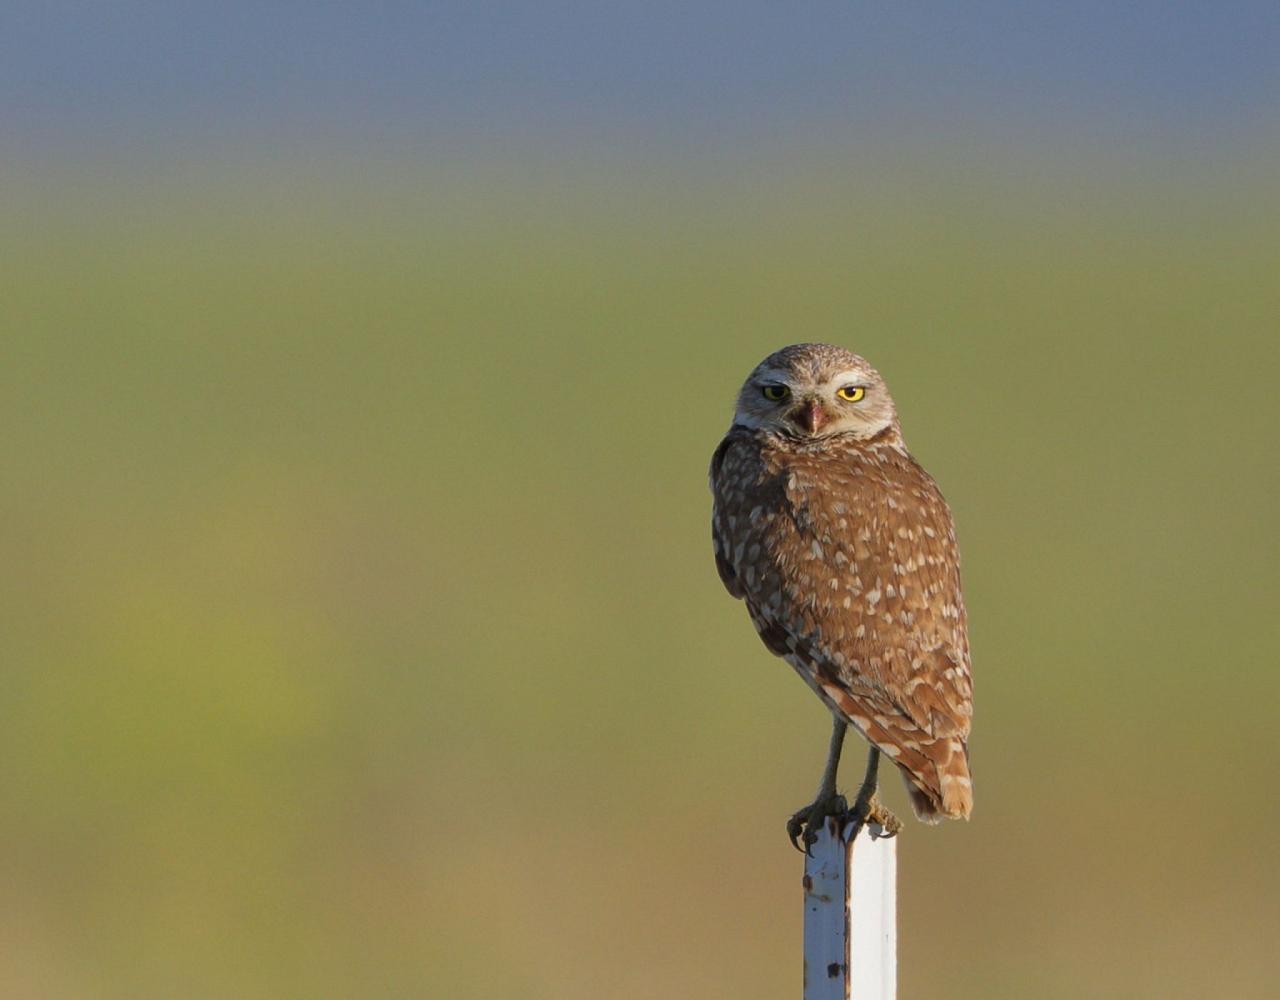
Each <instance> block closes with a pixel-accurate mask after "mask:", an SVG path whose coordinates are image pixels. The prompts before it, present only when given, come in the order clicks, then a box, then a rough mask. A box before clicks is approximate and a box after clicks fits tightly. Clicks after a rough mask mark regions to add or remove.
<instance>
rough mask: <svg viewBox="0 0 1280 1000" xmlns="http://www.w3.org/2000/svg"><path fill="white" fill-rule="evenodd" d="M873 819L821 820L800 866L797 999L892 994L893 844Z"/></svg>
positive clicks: (889, 997)
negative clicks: (800, 992) (861, 822)
mask: <svg viewBox="0 0 1280 1000" xmlns="http://www.w3.org/2000/svg"><path fill="white" fill-rule="evenodd" d="M882 833H883V830H881V828H880V827H879V826H877V825H875V824H871V825H870V826H865V827H857V828H855V827H854V826H853V825H852V824H845V823H844V822H842V821H841V820H838V819H836V818H834V817H831V818H828V819H827V821H826V823H824V824H823V828H822V830H821V832H820V833H819V834H818V840H817V842H816V843H815V844H814V845H813V847H812V849H811V851H812V853H811V856H809V857H806V858H805V865H804V1000H895V998H896V996H897V992H898V962H897V950H898V940H897V935H898V931H897V908H898V888H897V861H898V854H897V844H898V840H897V838H896V837H884V836H881V834H882Z"/></svg>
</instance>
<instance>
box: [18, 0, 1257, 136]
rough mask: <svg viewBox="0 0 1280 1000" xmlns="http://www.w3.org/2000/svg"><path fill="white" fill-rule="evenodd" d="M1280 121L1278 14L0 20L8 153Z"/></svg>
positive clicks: (297, 10) (743, 12)
mask: <svg viewBox="0 0 1280 1000" xmlns="http://www.w3.org/2000/svg"><path fill="white" fill-rule="evenodd" d="M1278 122H1280V4H1276V3H1274V2H1271V3H1229V2H1224V3H1197V4H1190V3H1181V4H1174V3H1153V2H1138V3H1127V4H1124V3H1121V4H1116V3H1114V2H1112V3H1101V2H1093V0H1077V2H1073V3H1061V4H1036V3H1026V2H1023V3H1017V2H972V0H971V2H966V3H959V2H946V3H930V4H924V3H919V4H903V3H855V2H848V3H831V2H815V3H798V4H784V3H782V2H779V0H774V2H762V0H740V2H734V3H729V2H709V3H701V4H699V3H694V2H684V3H673V2H669V0H648V2H645V3H631V2H628V3H606V2H563V0H560V2H543V3H505V4H498V3H489V2H483V0H473V2H444V3H432V2H420V3H402V2H391V3H362V4H333V3H246V2H237V0H229V2H222V3H190V2H186V3H184V2H168V3H128V2H123V3H101V2H99V3H85V2H81V3H60V2H56V0H55V2H25V0H23V2H13V0H10V2H8V3H6V4H4V9H3V13H0V125H2V126H3V137H2V138H0V142H3V143H5V144H6V145H8V146H9V147H10V149H12V148H13V146H14V144H15V143H17V144H21V143H22V142H33V143H34V142H38V141H40V139H42V138H48V137H51V136H53V137H60V138H62V139H66V138H72V139H75V140H78V141H82V142H85V143H89V144H92V143H94V142H98V141H101V142H109V141H111V138H112V136H113V135H119V134H124V135H129V136H136V137H141V138H145V139H147V140H148V141H155V142H160V143H163V142H165V141H167V140H168V139H172V140H174V141H177V140H179V139H181V140H183V141H186V140H190V139H193V138H198V137H199V136H200V134H201V133H202V132H203V131H205V130H209V129H212V130H215V131H217V132H218V133H219V134H222V135H228V134H229V135H232V136H234V135H237V134H241V133H242V134H244V135H246V136H248V135H252V134H254V133H257V132H261V131H263V130H270V129H274V128H285V129H290V128H296V129H299V130H302V131H306V130H322V131H323V130H332V132H333V133H334V134H342V135H347V136H351V135H359V134H361V133H362V132H368V133H369V134H375V135H396V134H403V135H405V136H410V137H419V138H420V137H423V136H432V135H435V136H440V135H445V136H448V135H455V134H458V135H460V134H465V133H468V132H474V131H476V130H480V131H484V130H493V131H495V132H498V133H501V132H504V131H509V132H512V133H516V134H526V135H527V134H531V133H538V132H541V131H545V132H547V133H555V134H560V135H564V134H573V133H574V132H575V131H577V132H580V133H583V134H590V133H593V132H594V133H597V134H622V135H627V136H632V137H643V139H644V140H646V141H648V140H654V141H659V142H660V141H663V140H671V141H676V142H689V141H698V140H700V139H703V138H706V139H714V138H715V137H717V136H726V137H744V136H745V137H751V140H752V141H765V140H766V139H767V138H768V137H769V136H777V135H786V134H788V132H790V131H791V130H794V129H797V128H799V129H812V130H819V131H823V132H825V133H828V134H832V135H835V136H840V135H846V134H853V133H858V134H868V133H870V134H876V133H877V132H883V133H885V134H891V133H893V134H901V133H903V132H905V133H907V134H915V135H919V134H922V133H923V134H928V133H930V132H931V131H940V132H945V131H947V130H963V129H966V128H970V127H982V128H988V129H996V130H998V131H1001V132H1003V133H1005V134H1007V135H1010V136H1014V137H1017V136H1019V135H1022V136H1026V137H1034V136H1036V135H1040V134H1051V133H1061V132H1062V131H1064V130H1065V131H1067V132H1073V133H1076V134H1079V135H1081V136H1084V137H1088V136H1090V135H1095V136H1097V137H1099V138H1100V139H1102V140H1103V141H1121V140H1126V139H1128V140H1132V141H1139V142H1140V141H1144V140H1145V139H1147V138H1153V139H1158V140H1160V141H1179V140H1180V139H1183V138H1187V137H1190V138H1192V139H1200V140H1206V139H1207V140H1209V141H1219V140H1220V141H1224V142H1231V141H1236V140H1237V139H1238V138H1239V137H1240V136H1248V135H1251V134H1254V133H1256V132H1257V131H1259V130H1265V129H1270V128H1273V127H1274V126H1275V125H1276V124H1277V123H1278Z"/></svg>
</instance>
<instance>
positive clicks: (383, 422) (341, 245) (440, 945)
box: [0, 165, 1280, 998]
mask: <svg viewBox="0 0 1280 1000" xmlns="http://www.w3.org/2000/svg"><path fill="white" fill-rule="evenodd" d="M664 169H666V168H664V167H663V166H662V165H654V167H653V169H652V171H651V172H650V173H649V174H648V176H649V177H650V180H651V183H652V184H653V186H652V187H651V188H649V189H647V190H645V191H642V192H641V194H640V196H639V197H638V198H637V200H636V202H635V203H634V204H621V203H619V202H618V201H616V200H615V199H613V198H611V197H610V196H609V192H608V191H607V190H597V191H594V192H593V191H590V190H588V189H587V188H586V187H585V185H584V184H579V183H577V182H573V183H570V182H565V181H560V180H555V179H544V183H543V184H542V185H541V187H537V186H536V185H533V184H528V185H526V186H525V187H524V188H523V189H521V188H520V187H519V185H509V186H507V187H506V188H505V190H506V192H507V194H506V200H501V201H494V200H493V198H492V194H491V191H486V190H484V189H482V188H480V187H477V186H476V185H468V184H466V183H464V182H462V181H459V180H457V179H454V180H439V179H435V178H430V177H404V176H400V177H393V176H392V172H388V173H387V174H386V175H385V176H384V177H383V178H382V181H381V182H380V183H379V185H378V188H379V191H380V192H381V195H380V196H379V198H378V199H376V201H375V199H372V197H371V198H370V199H369V200H368V201H367V202H366V204H370V203H373V204H374V205H375V207H378V208H380V209H382V211H381V212H380V214H378V213H370V214H367V213H362V212H359V211H356V207H357V204H358V203H359V199H358V198H357V199H355V201H352V200H350V199H348V200H343V199H340V198H336V197H333V196H329V197H325V196H323V195H322V194H321V193H320V188H321V185H318V184H317V185H314V186H309V185H307V184H302V185H293V184H290V183H287V182H286V180H285V179H282V178H275V179H273V178H271V177H266V176H263V177H260V178H259V180H258V183H256V184H255V185H254V186H253V188H252V190H253V193H252V194H249V195H236V194H235V193H233V192H229V191H227V190H220V189H213V188H210V187H208V186H206V187H205V188H203V189H202V190H200V191H198V192H193V191H191V190H186V191H184V192H183V194H182V197H180V198H179V197H176V196H174V194H173V192H169V193H159V194H147V193H141V192H135V193H134V194H133V195H132V196H131V197H130V198H129V199H128V200H127V201H125V202H123V203H121V202H110V203H107V202H106V201H105V200H103V201H99V200H97V199H96V198H95V199H91V200H90V203H85V204H81V203H79V202H76V201H75V199H74V197H71V199H70V201H66V202H63V203H61V204H60V205H58V206H54V205H52V204H51V203H49V202H42V192H45V193H47V192H46V189H45V188H43V187H41V186H40V185H34V184H33V185H30V186H28V188H27V189H26V190H25V191H24V192H23V197H22V198H21V199H14V201H13V203H14V204H22V205H25V206H27V207H28V209H29V208H30V206H33V205H36V206H40V207H41V210H40V212H39V216H40V218H39V220H38V222H39V224H36V222H37V220H36V219H35V218H34V217H33V216H32V215H31V213H30V212H29V211H28V214H27V216H26V217H25V218H19V217H17V215H13V216H11V217H10V219H9V220H8V222H9V225H8V226H6V229H5V232H6V236H5V238H4V242H3V267H2V268H0V276H2V277H0V299H3V301H4V302H5V312H6V314H7V316H8V317H9V320H8V323H7V324H6V325H7V326H8V327H9V330H10V334H9V336H8V337H7V340H8V345H7V346H6V348H5V352H4V354H5V364H4V372H5V374H4V380H5V391H4V393H3V406H4V413H3V421H4V425H5V426H6V427H7V428H8V435H9V440H10V447H9V448H8V449H7V451H8V456H9V457H8V460H7V462H6V463H5V464H6V467H7V471H6V474H5V478H6V482H7V486H6V490H5V500H6V514H5V517H4V521H3V535H2V536H0V537H2V538H3V545H4V558H3V567H4V569H3V574H2V575H0V580H2V581H3V595H2V599H0V614H2V615H3V631H4V635H5V647H6V649H5V661H6V663H5V668H6V669H5V679H6V697H5V698H4V707H3V713H4V720H3V725H2V726H0V767H2V768H3V789H4V793H3V800H2V809H3V811H2V812H0V831H2V833H3V838H4V851H3V863H4V865H5V868H6V871H5V882H6V885H7V886H8V891H7V892H6V893H5V894H4V904H3V905H4V914H3V928H4V935H5V939H6V941H7V945H6V947H5V948H4V949H3V953H2V954H3V958H2V959H0V993H3V994H4V995H6V996H15V997H18V996H50V997H64V996H65V997H143V996H146V997H166V996H178V995H181V996H193V997H204V996H207V997H233V996H234V997H283V996H333V997H355V996H439V997H446V996H448V997H496V996H504V997H530V998H535V997H597V996H611V997H613V996H616V997H653V996H720V995H724V996H743V997H761V998H763V997H769V996H785V995H792V994H795V993H796V991H797V981H798V975H799V919H800V891H799V884H798V880H799V875H800V868H801V865H800V860H799V858H798V857H797V856H796V855H795V854H794V852H793V851H792V850H791V848H790V847H789V846H788V845H787V843H786V841H785V837H784V834H783V829H782V825H783V820H784V818H785V817H786V815H787V814H788V813H789V812H790V810H792V809H793V808H795V807H797V806H799V805H800V804H801V803H802V802H803V801H806V800H807V797H808V796H809V795H810V794H811V792H812V790H813V786H814V784H815V782H816V780H817V777H818V772H819V770H820V767H821V762H822V758H823V754H824V750H825V742H826V736H827V724H826V721H825V720H824V718H823V714H824V710H823V709H822V708H821V706H820V705H819V704H818V702H817V701H816V699H814V698H813V697H812V695H811V694H810V693H809V692H808V691H807V690H806V689H805V688H804V686H803V685H802V684H800V683H799V682H798V681H797V680H796V678H795V677H794V676H793V675H792V673H791V671H790V670H789V669H788V668H787V667H785V665H783V664H781V663H780V662H779V661H776V660H774V659H773V658H772V657H770V656H769V655H768V654H767V653H766V652H765V651H764V649H763V647H761V646H760V645H759V643H758V641H757V639H756V637H755V635H754V631H753V630H752V628H751V627H750V625H749V624H748V622H747V620H746V617H745V614H744V612H743V609H742V608H741V606H740V605H738V604H737V603H736V602H733V601H731V600H730V599H729V598H728V597H727V596H726V595H725V594H724V593H723V591H722V590H721V587H720V583H719V581H718V579H717V577H716V574H715V572H714V569H713V566H712V562H711V557H710V553H709V542H708V526H707V520H708V505H709V495H708V491H707V487H706V480H705V467H706V464H707V460H708V456H709V454H710V451H711V449H712V448H713V447H714V446H715V444H716V442H717V440H718V438H719V436H720V434H721V433H722V431H723V430H724V428H725V427H726V426H727V423H728V419H729V416H730V408H731V405H732V399H733V396H734V393H735V390H736V388H737V386H738V384H739V382H740V380H741V378H742V377H743V376H744V375H745V374H746V372H747V371H748V370H749V369H750V368H751V367H752V366H753V365H754V363H755V362H756V361H757V360H758V359H759V358H760V357H761V356H762V355H763V354H764V353H765V352H767V351H769V350H770V349H772V348H774V347H776V346H779V345H781V344H784V343H787V342H791V341H795V340H799V339H805V338H820V339H828V340H833V341H836V342H839V343H842V344H847V345H849V346H851V347H853V348H856V349H858V350H859V351H862V352H864V353H865V354H866V355H868V356H869V357H870V358H872V359H873V360H874V361H875V362H876V363H877V364H878V365H879V366H880V367H881V368H882V370H883V371H884V372H885V373H886V375H887V377H888V379H889V380H890V384H891V385H892V387H893V389H894V392H895V395H896V397H897V398H898V401H899V405H900V409H901V412H902V414H903V422H904V425H905V430H906V433H907V437H908V441H909V443H910V444H911V445H912V446H913V448H914V450H915V452H916V454H917V455H918V456H919V457H920V459H921V460H922V461H924V462H925V463H926V464H927V465H928V467H929V468H930V469H931V470H932V471H933V472H934V474H935V475H936V476H937V478H938V479H939V481H940V482H941V483H942V485H943V488H944V490H945V492H946V493H947V495H948V496H949V498H950V500H951V502H952V504H953V506H954V509H955V513H956V517H957V520H958V523H959V530H960V536H961V541H962V546H963V555H964V559H965V570H966V585H967V593H968V599H969V604H970V609H971V617H972V630H973V643H974V649H975V675H976V679H977V719H976V729H975V736H974V740H973V752H974V763H975V771H976V776H977V789H978V791H977V810H976V815H975V818H974V820H973V821H972V822H971V823H969V824H967V825H962V824H950V825H948V826H946V827H942V828H938V829H927V828H924V827H918V826H912V827H911V828H909V829H908V830H907V832H906V833H905V835H904V836H903V838H902V843H901V866H902V870H901V892H902V900H901V920H902V962H903V971H902V981H903V989H904V991H906V995H910V996H942V995H945V996H958V997H983V996H995V995H999V996H1038V997H1057V996H1062V997H1066V996H1082V995H1087V996H1121V995H1130V996H1132V995H1147V996H1156V995H1158V996H1194V995H1204V994H1205V993H1213V994H1215V995H1232V996H1258V997H1261V996H1264V995H1266V994H1267V992H1268V990H1269V988H1270V986H1271V985H1273V984H1274V982H1275V979H1274V977H1275V974H1276V964H1275V954H1274V940H1275V932H1276V930H1277V926H1278V924H1277V916H1278V914H1277V902H1276V901H1277V893H1280V872H1278V871H1277V867H1276V864H1275V828H1276V824H1277V821H1280V809H1278V808H1277V800H1276V796H1275V795H1274V794H1273V793H1274V788H1275V773H1276V768H1277V765H1280V750H1278V749H1277V746H1276V741H1275V735H1274V732H1275V731H1274V719H1275V711H1276V704H1277V695H1278V694H1280V690H1278V682H1277V675H1276V671H1275V649H1276V645H1277V642H1276V641H1277V616H1276V613H1275V607H1276V601H1277V598H1280V593H1278V592H1277V588H1276V575H1275V563H1276V555H1277V552H1276V541H1275V537H1274V533H1273V532H1272V530H1271V524H1272V520H1273V518H1274V515H1275V513H1276V509H1275V507H1276V500H1275V497H1276V488H1277V465H1276V462H1275V433H1276V429H1277V417H1280V405H1278V404H1277V402H1276V396H1275V392H1274V379H1275V373H1276V370H1277V362H1280V350H1278V349H1277V344H1276V337H1275V333H1276V331H1275V318H1276V316H1277V305H1278V304H1280V303H1278V302H1277V299H1278V298H1280V295H1278V291H1277V283H1276V282H1275V280H1274V279H1275V275H1276V274H1277V273H1280V270H1278V268H1277V265H1280V239H1278V238H1277V236H1278V234H1280V227H1278V225H1277V223H1278V222H1280V219H1277V208H1276V206H1277V205H1278V204H1280V201H1277V199H1276V197H1275V194H1276V191H1275V189H1274V188H1268V187H1266V186H1264V185H1261V184H1255V185H1254V186H1253V187H1252V188H1250V189H1249V190H1248V191H1247V192H1233V193H1232V194H1231V195H1230V196H1229V197H1228V196H1225V195H1223V196H1216V195H1209V194H1201V195H1199V196H1198V197H1197V196H1195V192H1192V191H1183V192H1179V193H1177V195H1180V196H1176V195H1175V194H1174V193H1169V192H1165V193H1162V194H1161V195H1159V196H1152V195H1150V194H1147V195H1144V194H1143V193H1142V192H1140V191H1136V190H1133V191H1127V192H1125V191H1118V190H1105V191H1098V190H1096V189H1094V188H1092V187H1090V186H1089V185H1088V184H1087V183H1085V184H1084V185H1083V186H1077V187H1075V188H1070V187H1068V186H1064V185H1063V184H1055V185H1054V186H1053V187H1052V189H1051V190H1046V191H1041V192H1038V193H1037V192H1036V191H1034V190H1030V189H1028V190H1022V191H1010V190H1009V188H1008V186H1007V185H1003V184H1000V183H997V181H998V179H997V178H987V179H986V180H985V181H982V182H979V181H974V182H973V186H970V187H969V188H968V189H962V188H960V187H958V186H952V187H946V186H943V187H939V186H938V185H937V184H936V183H935V180H936V179H934V178H930V177H929V176H927V175H920V176H910V175H904V174H903V173H902V172H901V171H898V172H892V171H888V170H885V171H882V172H881V173H880V175H879V176H880V177H881V178H882V179H881V180H880V181H879V182H878V183H872V182H870V181H867V182H857V181H849V180H846V179H841V178H840V177H838V176H829V177H821V176H811V177H810V179H809V183H808V185H807V186H806V187H805V188H804V189H803V190H797V189H796V188H795V187H794V186H792V187H790V188H789V189H788V190H787V191H786V193H782V192H781V190H780V189H781V187H782V182H783V178H782V177H780V176H777V175H775V174H773V173H771V172H769V171H768V170H761V171H760V172H758V173H757V174H756V175H754V176H752V177H747V178H743V179H741V183H740V186H739V187H738V188H737V189H736V190H732V191H729V192H727V193H726V192H724V191H720V192H718V193H717V192H714V191H710V190H708V189H707V188H706V187H705V186H704V184H703V182H702V181H700V180H697V179H694V180H691V181H688V182H687V183H686V185H685V186H684V187H683V188H682V187H679V186H678V182H677V179H676V176H675V175H674V174H668V175H666V176H665V177H664V176H663V171H664ZM890 173H894V180H892V181H889V180H886V179H884V178H885V177H887V176H888V175H889V174H890ZM657 188H665V189H666V192H667V193H666V194H665V195H663V196H659V194H658V193H657ZM339 189H340V188H339ZM263 192H272V193H273V195H274V196H273V197H269V198H268V197H263ZM393 192H394V196H393ZM390 206H394V209H395V211H394V213H393V212H391V211H390V210H389V209H390ZM18 214H19V215H20V214H21V213H18ZM858 756H859V755H857V754H856V753H854V754H851V761H852V763H851V764H850V766H849V767H848V768H847V769H846V783H847V784H848V783H852V782H854V781H856V778H857V772H858V770H859V768H860V760H859V759H858ZM888 795H889V798H890V800H891V802H892V803H894V804H896V805H897V806H898V807H899V808H905V803H904V802H903V798H902V795H901V789H900V788H899V787H898V786H897V781H896V780H894V781H893V782H892V783H891V784H890V787H889V792H888Z"/></svg>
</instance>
